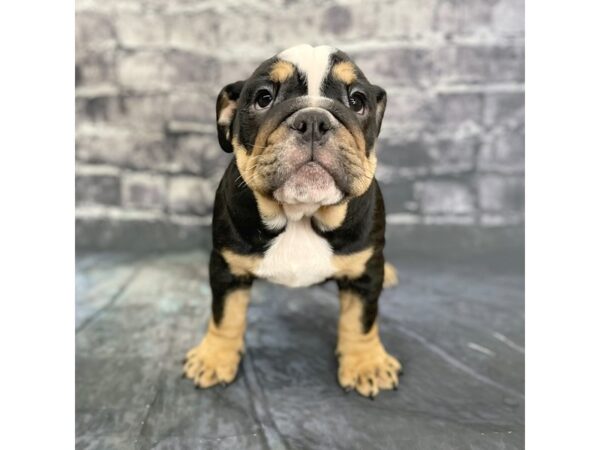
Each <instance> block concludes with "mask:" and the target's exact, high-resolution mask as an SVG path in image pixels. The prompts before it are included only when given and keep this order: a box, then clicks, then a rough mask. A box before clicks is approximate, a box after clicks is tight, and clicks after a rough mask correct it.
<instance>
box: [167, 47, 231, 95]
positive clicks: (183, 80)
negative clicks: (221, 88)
mask: <svg viewBox="0 0 600 450" xmlns="http://www.w3.org/2000/svg"><path fill="white" fill-rule="evenodd" d="M166 68H167V71H168V80H169V82H170V83H171V84H172V85H174V86H179V87H183V86H185V85H187V84H190V83H191V84H198V85H206V84H208V85H211V84H213V85H214V84H219V82H220V81H221V79H220V74H221V67H220V64H219V61H218V60H217V58H215V57H212V56H205V55H201V54H196V53H191V52H186V51H180V50H171V51H170V52H169V53H168V54H167V56H166Z"/></svg>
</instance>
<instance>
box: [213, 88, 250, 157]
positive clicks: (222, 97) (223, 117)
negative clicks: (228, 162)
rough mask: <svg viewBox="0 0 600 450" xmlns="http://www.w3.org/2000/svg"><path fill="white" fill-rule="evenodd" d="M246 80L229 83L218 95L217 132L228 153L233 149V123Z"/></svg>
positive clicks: (220, 142)
mask: <svg viewBox="0 0 600 450" xmlns="http://www.w3.org/2000/svg"><path fill="white" fill-rule="evenodd" d="M244 83H245V82H244V81H237V82H235V83H231V84H228V85H227V86H225V87H224V88H223V89H221V92H219V96H218V97H217V133H218V135H219V144H221V148H222V149H223V150H224V151H226V152H227V153H231V152H232V151H233V146H232V145H231V139H232V138H233V136H232V134H233V130H232V127H231V125H232V124H233V119H234V117H235V113H236V110H237V107H238V101H239V99H240V93H241V92H242V88H243V87H244Z"/></svg>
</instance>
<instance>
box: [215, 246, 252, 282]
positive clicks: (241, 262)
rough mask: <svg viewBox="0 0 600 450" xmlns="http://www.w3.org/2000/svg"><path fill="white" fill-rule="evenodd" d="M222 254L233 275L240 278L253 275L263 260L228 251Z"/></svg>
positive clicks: (225, 250)
mask: <svg viewBox="0 0 600 450" xmlns="http://www.w3.org/2000/svg"><path fill="white" fill-rule="evenodd" d="M221 254H222V255H223V258H224V259H225V261H226V262H227V265H228V266H229V270H231V273H232V274H234V275H237V276H240V277H241V276H247V275H252V274H253V273H254V272H255V271H256V269H257V268H258V265H259V264H260V261H261V260H262V257H261V256H258V255H240V254H239V253H235V252H233V251H231V250H228V249H224V250H223V251H222V252H221Z"/></svg>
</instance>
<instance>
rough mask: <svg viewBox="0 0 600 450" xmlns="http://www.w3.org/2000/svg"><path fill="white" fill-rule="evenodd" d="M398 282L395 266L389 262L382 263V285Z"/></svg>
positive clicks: (392, 284)
mask: <svg viewBox="0 0 600 450" xmlns="http://www.w3.org/2000/svg"><path fill="white" fill-rule="evenodd" d="M397 284H398V274H397V273H396V268H395V267H394V266H392V265H391V264H390V263H389V262H386V263H385V264H384V265H383V287H384V288H388V287H391V286H395V285H397Z"/></svg>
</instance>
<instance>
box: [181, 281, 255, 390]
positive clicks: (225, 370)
mask: <svg viewBox="0 0 600 450" xmlns="http://www.w3.org/2000/svg"><path fill="white" fill-rule="evenodd" d="M249 299H250V294H249V291H248V290H247V289H241V290H237V291H234V292H232V293H230V294H228V295H227V297H226V299H225V309H224V311H223V318H222V320H221V323H220V324H219V326H217V325H216V324H215V323H214V321H213V319H212V318H211V319H210V322H209V324H208V330H207V332H206V334H205V335H204V338H203V339H202V341H201V342H200V344H199V345H198V346H196V347H194V348H192V349H191V350H190V351H189V352H188V353H187V357H186V362H185V364H184V366H183V374H184V376H186V377H187V378H190V379H191V380H194V383H195V384H196V386H198V387H202V388H207V387H211V386H214V385H215V384H218V383H231V382H232V381H233V379H234V378H235V375H236V373H237V368H238V365H239V362H240V358H241V354H242V352H243V351H244V332H245V330H246V311H247V309H248V301H249Z"/></svg>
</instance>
